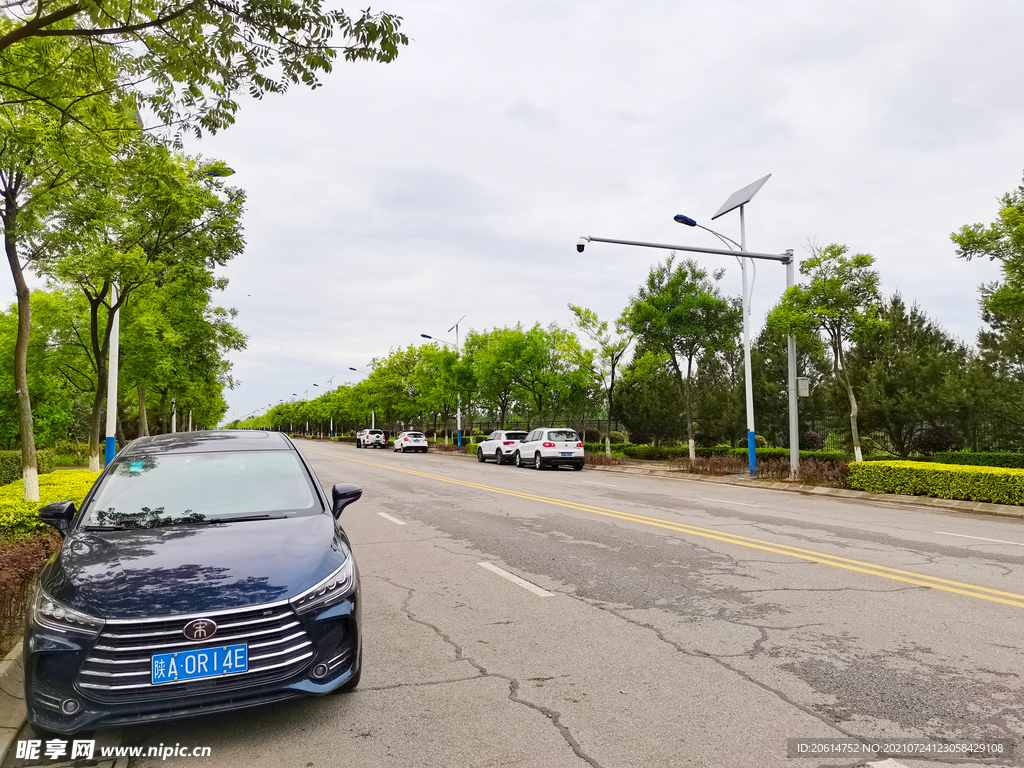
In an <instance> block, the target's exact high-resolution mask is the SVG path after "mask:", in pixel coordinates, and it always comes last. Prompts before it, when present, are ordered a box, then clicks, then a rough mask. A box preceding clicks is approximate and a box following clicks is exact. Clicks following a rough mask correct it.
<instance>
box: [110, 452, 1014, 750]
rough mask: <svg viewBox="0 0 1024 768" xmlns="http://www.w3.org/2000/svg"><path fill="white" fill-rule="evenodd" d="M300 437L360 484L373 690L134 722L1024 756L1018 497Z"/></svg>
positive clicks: (143, 737)
mask: <svg viewBox="0 0 1024 768" xmlns="http://www.w3.org/2000/svg"><path fill="white" fill-rule="evenodd" d="M299 443H300V448H301V449H302V450H303V451H304V452H305V453H306V455H307V457H309V459H310V461H311V463H312V465H313V466H314V468H315V470H316V472H317V474H318V475H319V477H320V480H321V482H322V483H323V484H324V486H325V487H330V485H331V484H333V483H336V482H354V483H357V484H359V485H361V486H362V487H363V489H364V493H363V497H362V500H361V501H360V502H359V503H357V504H355V505H353V506H351V507H349V509H348V510H347V511H346V512H345V514H344V517H343V520H342V521H343V523H344V526H345V528H346V530H347V531H348V532H349V535H350V536H351V538H352V541H353V546H354V549H355V553H356V558H357V561H358V563H359V567H360V571H361V575H362V583H363V601H364V602H363V632H364V643H365V645H364V671H363V676H362V683H361V685H360V687H359V689H358V690H357V691H356V692H354V693H352V694H348V695H341V696H328V697H325V698H320V699H306V700H300V701H295V702H288V703H285V704H283V705H277V706H273V707H270V708H263V709H257V710H252V711H249V712H244V713H237V714H234V715H229V716H217V717H211V718H209V719H207V720H191V721H185V722H182V723H169V724H165V725H161V726H159V727H152V726H150V727H145V728H142V727H140V728H129V729H125V730H124V732H123V734H122V737H121V738H122V741H123V743H124V744H131V745H137V744H143V745H156V744H160V743H164V744H173V743H176V742H180V743H182V744H185V743H188V744H196V745H208V746H210V747H212V750H213V758H214V763H215V764H216V765H217V766H270V765H275V766H277V765H281V766H299V767H300V768H314V767H319V766H325V767H326V766H336V765H339V764H345V765H353V766H538V767H539V766H544V767H545V768H552V767H559V766H585V765H591V766H600V767H601V768H612V767H613V766H783V765H786V766H791V767H792V766H808V767H810V766H815V765H819V764H821V765H863V764H865V761H861V762H859V763H858V762H856V761H854V762H851V761H850V760H845V761H842V760H835V761H831V762H830V761H827V760H826V761H822V762H819V761H818V760H816V759H787V757H786V739H787V738H793V737H805V738H841V737H847V736H860V737H870V738H875V739H882V738H927V739H998V738H1012V739H1014V740H1016V741H1017V743H1018V756H1017V758H1016V762H1014V761H1005V760H1004V761H1002V762H996V763H993V762H982V761H973V764H986V765H991V764H998V765H1009V764H1021V763H1024V738H1022V737H1024V712H1022V709H1024V704H1022V701H1024V698H1022V693H1024V685H1022V681H1021V658H1022V648H1024V638H1022V630H1021V627H1022V619H1024V598H1022V597H1021V594H1022V593H1024V578H1022V577H1024V547H1021V546H1019V543H1024V523H1022V522H1021V521H1016V520H1004V519H999V518H990V517H984V516H977V515H967V514H963V513H956V512H943V511H937V510H935V509H928V508H913V507H902V506H900V507H897V506H896V505H889V504H879V503H864V502H863V501H851V500H846V499H825V498H819V497H810V496H803V495H800V494H794V493H786V492H780V491H770V490H761V489H750V488H746V487H736V486H725V485H710V484H708V483H700V482H691V481H680V480H673V479H668V478H654V477H637V476H629V475H624V474H615V473H612V472H597V471H589V470H588V471H586V472H572V471H566V470H562V471H544V472H537V471H533V470H524V469H517V468H515V467H512V466H501V467H498V466H495V465H493V464H491V463H488V464H479V463H477V462H476V461H475V460H474V459H467V458H465V457H458V456H452V455H434V454H426V455H404V454H403V455H397V454H393V453H391V452H390V451H369V450H356V449H355V448H354V447H352V446H348V445H338V444H327V443H319V442H318V443H310V442H305V441H299ZM707 496H714V497H715V498H714V499H709V498H705V497H707ZM602 510H603V511H602ZM381 512H383V513H386V514H387V515H389V516H390V517H391V518H393V520H400V521H401V522H403V523H405V525H398V524H396V523H395V522H393V520H389V519H387V518H384V517H382V516H380V515H379V514H378V513H381ZM659 521H660V522H659ZM967 537H980V538H967ZM980 539H994V540H997V541H989V540H980ZM1003 542H1009V543H1003ZM482 562H486V563H490V564H493V565H494V566H497V567H498V568H501V569H503V570H505V571H508V572H510V573H512V574H514V575H516V576H518V577H520V578H522V579H525V580H527V581H529V582H531V583H532V584H534V585H536V586H538V587H540V588H542V589H543V590H547V591H548V592H550V593H553V594H552V595H551V596H549V597H544V596H539V595H537V594H534V593H532V592H530V591H527V590H526V589H524V588H522V586H520V585H517V584H516V583H513V582H511V581H508V580H507V579H504V578H500V577H499V575H496V574H495V573H494V572H492V571H489V570H487V569H485V568H481V567H480V566H479V563H482ZM202 762H205V761H202ZM899 762H900V763H901V764H903V765H906V766H911V768H916V767H917V766H924V765H934V764H936V763H937V762H940V761H934V762H929V761H923V760H920V759H908V758H900V759H899ZM131 764H132V766H139V767H141V766H156V765H178V764H181V765H195V764H197V761H196V760H194V759H190V760H178V761H175V760H174V759H169V760H167V761H162V760H158V759H156V760H154V759H134V760H133V761H132V763H131ZM969 764H970V763H969Z"/></svg>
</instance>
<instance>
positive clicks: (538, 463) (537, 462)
mask: <svg viewBox="0 0 1024 768" xmlns="http://www.w3.org/2000/svg"><path fill="white" fill-rule="evenodd" d="M533 468H534V469H536V470H541V469H544V465H543V464H541V461H540V451H537V453H535V454H533Z"/></svg>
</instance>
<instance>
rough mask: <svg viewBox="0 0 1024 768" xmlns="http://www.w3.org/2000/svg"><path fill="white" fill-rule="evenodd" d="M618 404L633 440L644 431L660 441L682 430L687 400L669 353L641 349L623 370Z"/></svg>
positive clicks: (617, 410) (618, 416) (618, 415)
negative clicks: (679, 384) (680, 390)
mask: <svg viewBox="0 0 1024 768" xmlns="http://www.w3.org/2000/svg"><path fill="white" fill-rule="evenodd" d="M614 408H615V410H614V411H613V412H612V415H613V417H614V418H615V419H616V420H617V421H620V422H622V423H623V424H625V425H626V429H628V430H629V434H630V439H631V440H634V441H635V440H638V439H642V438H641V437H640V436H641V435H644V436H650V437H651V438H653V439H654V440H655V442H660V441H662V440H666V439H670V438H675V437H678V436H679V435H680V434H682V431H683V425H682V423H681V422H682V411H683V402H682V398H681V397H680V396H679V388H678V386H677V384H676V381H675V375H674V369H673V368H672V365H671V361H670V359H669V356H668V355H667V354H665V353H664V352H652V351H645V350H641V349H638V350H637V352H636V355H635V356H634V358H633V361H632V363H630V365H628V366H627V367H626V368H625V369H624V370H623V372H622V380H621V381H620V382H619V390H618V397H616V398H615V405H614Z"/></svg>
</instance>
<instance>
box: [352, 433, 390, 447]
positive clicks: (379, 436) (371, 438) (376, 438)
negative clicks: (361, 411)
mask: <svg viewBox="0 0 1024 768" xmlns="http://www.w3.org/2000/svg"><path fill="white" fill-rule="evenodd" d="M387 444H388V440H387V438H386V437H384V431H383V430H381V429H364V430H363V431H362V432H357V433H356V448H369V447H370V446H373V447H374V448H384V447H386V446H387Z"/></svg>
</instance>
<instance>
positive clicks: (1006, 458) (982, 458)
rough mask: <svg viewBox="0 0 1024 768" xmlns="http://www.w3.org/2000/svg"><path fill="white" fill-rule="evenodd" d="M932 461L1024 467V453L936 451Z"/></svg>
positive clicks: (976, 465)
mask: <svg viewBox="0 0 1024 768" xmlns="http://www.w3.org/2000/svg"><path fill="white" fill-rule="evenodd" d="M932 461H936V462H938V463H939V464H967V465H970V466H974V467H1006V468H1010V469H1024V453H1004V452H1000V453H996V452H981V451H979V452H978V453H969V452H967V451H957V452H955V453H953V452H951V453H936V454H935V455H934V456H933V457H932Z"/></svg>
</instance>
